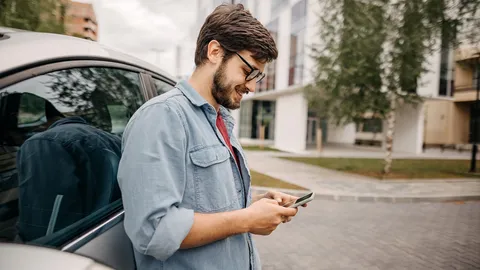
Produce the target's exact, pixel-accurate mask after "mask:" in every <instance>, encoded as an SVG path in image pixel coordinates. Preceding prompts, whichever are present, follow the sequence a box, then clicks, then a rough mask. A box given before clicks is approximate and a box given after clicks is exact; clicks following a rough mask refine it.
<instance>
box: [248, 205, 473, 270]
mask: <svg viewBox="0 0 480 270" xmlns="http://www.w3.org/2000/svg"><path fill="white" fill-rule="evenodd" d="M254 239H255V242H256V244H257V247H258V249H259V252H260V256H261V260H262V265H263V269H264V270H270V269H279V270H283V269H480V202H467V203H409V204H392V203H360V202H336V201H327V200H315V201H313V202H311V203H310V204H309V206H308V207H307V208H305V209H300V211H299V212H298V214H297V216H296V217H295V218H294V219H293V220H292V221H291V222H290V223H287V224H281V225H280V226H279V227H278V228H277V230H276V231H274V232H273V233H272V234H271V235H269V236H255V237H254Z"/></svg>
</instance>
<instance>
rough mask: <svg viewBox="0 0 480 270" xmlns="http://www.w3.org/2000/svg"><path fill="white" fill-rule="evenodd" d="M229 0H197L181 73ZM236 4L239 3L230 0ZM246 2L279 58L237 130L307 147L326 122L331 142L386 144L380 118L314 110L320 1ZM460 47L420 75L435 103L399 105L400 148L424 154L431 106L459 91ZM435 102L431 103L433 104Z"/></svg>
mask: <svg viewBox="0 0 480 270" xmlns="http://www.w3.org/2000/svg"><path fill="white" fill-rule="evenodd" d="M223 2H225V1H218V0H211V1H197V3H196V5H197V10H198V14H197V20H196V23H195V25H194V27H192V30H191V33H192V34H191V35H190V36H191V40H185V41H183V42H182V43H181V45H179V47H178V48H175V50H177V51H178V52H181V53H179V54H177V55H178V57H179V58H178V61H177V62H178V63H181V64H180V66H179V67H177V68H176V70H178V71H179V74H176V75H177V77H187V76H188V75H189V74H190V73H191V71H193V68H194V64H193V55H194V50H195V42H196V40H194V38H196V37H197V35H198V31H199V29H200V27H201V25H202V24H203V22H204V20H205V18H206V16H207V15H208V14H209V13H210V12H212V11H213V9H214V8H215V7H216V6H218V5H220V4H221V3H223ZM228 2H231V1H228ZM234 2H235V3H242V4H243V5H244V6H245V7H246V8H247V9H249V10H250V12H251V13H252V14H253V16H254V17H256V18H257V19H258V20H259V21H260V22H262V23H263V24H264V25H265V26H266V27H267V29H268V30H269V31H270V32H271V34H272V36H273V37H274V39H275V41H276V44H277V48H278V51H279V55H278V58H277V59H276V60H275V61H273V62H272V63H269V64H268V65H267V67H266V69H265V72H266V77H265V78H264V80H263V81H262V82H261V83H260V84H259V85H258V86H257V90H256V92H255V93H254V94H249V95H247V96H245V97H244V98H243V101H242V105H241V108H240V109H239V110H235V111H232V114H233V116H234V118H235V119H236V122H237V123H236V128H235V133H236V135H237V136H238V137H239V138H240V141H241V142H242V143H245V144H247V143H260V141H259V139H262V140H261V142H263V143H265V142H266V143H268V144H271V145H273V146H274V147H275V148H277V149H280V150H284V151H290V152H303V151H305V150H308V149H311V148H314V147H315V145H316V140H317V136H318V134H317V131H318V128H319V127H321V132H322V134H321V135H322V141H323V142H325V143H342V144H355V143H356V142H361V141H367V142H369V143H372V144H376V145H379V146H383V145H384V138H385V136H384V135H385V129H384V128H383V127H385V126H386V125H385V123H384V122H383V121H382V120H379V119H375V118H372V119H370V120H367V121H365V122H364V123H362V124H359V125H355V124H353V123H352V124H347V125H345V126H336V125H334V124H332V123H328V122H325V121H320V120H319V119H317V118H315V117H313V114H311V113H310V112H309V109H308V104H307V101H306V100H305V97H304V94H303V87H304V86H305V85H307V84H308V83H310V82H311V81H312V79H313V74H312V71H313V68H314V61H313V59H312V58H311V57H310V56H309V54H310V46H311V45H312V44H318V43H319V42H321V41H320V40H319V39H318V34H317V33H318V27H319V24H318V17H317V15H316V14H318V13H319V12H320V8H321V7H320V4H319V1H318V0H243V1H238V0H237V1H234ZM453 58H454V53H453V51H452V50H450V49H448V48H446V49H443V50H438V52H437V53H434V54H432V55H430V56H429V57H428V63H429V67H428V70H429V72H427V73H425V74H424V75H423V76H422V78H421V79H420V82H419V84H418V85H419V86H418V88H417V92H418V93H419V94H420V95H421V96H423V97H425V98H426V100H427V102H426V103H424V104H418V105H417V106H410V105H405V106H400V108H398V110H397V119H396V130H395V135H394V145H393V148H394V151H402V152H410V153H420V152H422V149H423V145H424V139H425V136H424V130H425V128H426V123H428V121H425V119H426V111H425V108H426V106H425V105H428V104H429V103H428V102H429V101H443V100H452V98H453V95H454V91H453V88H454V85H453V79H454V77H453V76H454V71H453V70H454V67H453V64H452V63H453ZM427 107H428V108H430V107H429V106H427ZM427 127H428V125H427Z"/></svg>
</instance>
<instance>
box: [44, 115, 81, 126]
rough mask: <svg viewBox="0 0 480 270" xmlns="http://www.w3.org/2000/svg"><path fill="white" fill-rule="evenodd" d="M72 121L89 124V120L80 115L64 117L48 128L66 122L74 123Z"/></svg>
mask: <svg viewBox="0 0 480 270" xmlns="http://www.w3.org/2000/svg"><path fill="white" fill-rule="evenodd" d="M72 123H76V124H87V121H85V119H83V118H82V117H79V116H71V117H67V118H63V119H60V120H58V121H56V122H55V123H53V124H52V125H51V126H50V127H48V129H51V128H54V127H56V126H61V125H65V124H72Z"/></svg>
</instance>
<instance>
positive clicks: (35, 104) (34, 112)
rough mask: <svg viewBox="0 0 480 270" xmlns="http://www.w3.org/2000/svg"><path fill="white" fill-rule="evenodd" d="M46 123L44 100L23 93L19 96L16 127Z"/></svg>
mask: <svg viewBox="0 0 480 270" xmlns="http://www.w3.org/2000/svg"><path fill="white" fill-rule="evenodd" d="M44 123H46V117H45V101H44V99H43V98H41V97H39V96H36V95H31V94H29V93H25V94H24V95H22V96H21V98H20V106H19V110H18V125H17V127H19V128H22V127H28V126H33V125H41V124H44Z"/></svg>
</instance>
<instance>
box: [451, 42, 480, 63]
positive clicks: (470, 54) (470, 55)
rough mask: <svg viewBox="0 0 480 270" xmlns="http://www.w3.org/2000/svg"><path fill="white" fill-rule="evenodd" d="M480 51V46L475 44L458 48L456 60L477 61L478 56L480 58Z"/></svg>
mask: <svg viewBox="0 0 480 270" xmlns="http://www.w3.org/2000/svg"><path fill="white" fill-rule="evenodd" d="M478 53H480V48H478V47H475V46H466V47H463V48H458V49H456V50H455V56H454V58H455V61H456V62H463V61H466V62H476V60H477V58H479V55H478Z"/></svg>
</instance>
